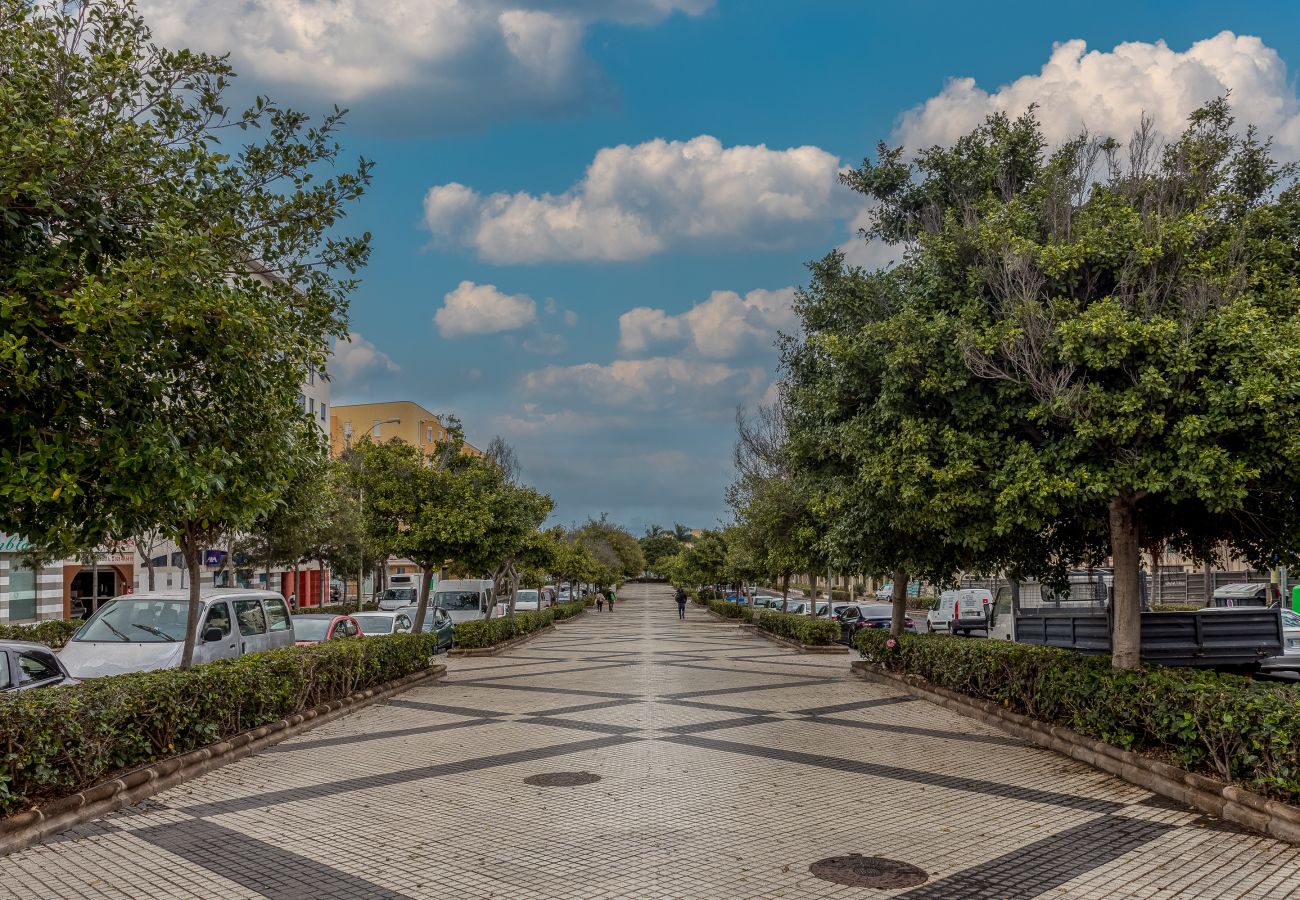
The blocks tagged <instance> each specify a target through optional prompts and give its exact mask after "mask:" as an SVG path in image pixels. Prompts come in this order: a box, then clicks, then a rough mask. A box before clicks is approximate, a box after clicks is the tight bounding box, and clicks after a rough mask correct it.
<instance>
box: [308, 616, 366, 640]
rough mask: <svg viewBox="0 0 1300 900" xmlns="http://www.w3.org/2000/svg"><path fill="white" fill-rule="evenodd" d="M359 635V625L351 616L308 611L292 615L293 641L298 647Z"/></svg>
mask: <svg viewBox="0 0 1300 900" xmlns="http://www.w3.org/2000/svg"><path fill="white" fill-rule="evenodd" d="M360 635H361V626H360V625H358V624H357V620H356V619H354V618H352V617H351V616H332V615H330V614H329V613H308V614H304V615H300V616H294V617H293V638H294V640H293V642H294V643H295V644H297V645H298V646H299V647H305V646H306V645H308V644H319V643H322V642H324V641H332V640H336V639H338V638H345V637H360Z"/></svg>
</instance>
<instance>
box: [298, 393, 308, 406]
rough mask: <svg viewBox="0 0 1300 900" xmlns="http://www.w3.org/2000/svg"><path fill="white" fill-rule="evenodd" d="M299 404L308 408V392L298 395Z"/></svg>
mask: <svg viewBox="0 0 1300 900" xmlns="http://www.w3.org/2000/svg"><path fill="white" fill-rule="evenodd" d="M298 405H299V406H301V407H302V408H303V409H306V408H307V395H306V394H299V395H298Z"/></svg>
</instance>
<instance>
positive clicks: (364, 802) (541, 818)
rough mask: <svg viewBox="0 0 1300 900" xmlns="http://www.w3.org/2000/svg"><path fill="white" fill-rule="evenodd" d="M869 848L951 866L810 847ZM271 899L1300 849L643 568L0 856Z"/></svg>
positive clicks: (1143, 862) (1234, 867) (982, 872)
mask: <svg viewBox="0 0 1300 900" xmlns="http://www.w3.org/2000/svg"><path fill="white" fill-rule="evenodd" d="M558 772H567V773H588V774H589V775H591V776H596V777H597V778H598V779H599V780H595V781H593V782H592V783H588V784H583V785H576V786H558V787H557V786H535V785H532V784H528V783H526V782H525V779H527V778H529V777H531V776H536V775H545V774H551V773H558ZM850 853H860V854H863V855H865V856H869V857H870V856H879V857H886V858H889V859H893V860H898V861H902V862H906V863H910V864H912V865H915V866H918V867H920V868H921V869H923V870H924V871H925V873H926V874H928V880H926V881H925V882H924V883H922V884H920V885H919V886H913V887H910V888H905V889H900V890H877V889H873V888H864V887H849V886H844V885H841V884H836V883H832V882H829V881H824V880H821V879H819V878H817V877H814V876H813V875H812V874H811V873H810V871H809V866H810V864H812V863H814V862H816V861H818V860H821V859H823V858H826V857H832V856H840V855H844V854H850ZM259 896H267V897H279V898H318V897H337V898H344V897H348V898H350V897H358V898H360V897H365V898H402V897H428V898H479V897H495V898H537V900H542V898H585V897H590V898H600V897H627V898H650V897H656V898H657V897H681V898H741V897H773V898H775V897H785V898H798V897H836V898H874V897H888V896H902V897H908V898H936V900H938V898H943V900H951V898H968V897H1005V898H1030V897H1038V896H1044V897H1071V898H1081V897H1096V898H1102V897H1105V898H1115V897H1144V898H1152V897H1178V898H1189V897H1214V898H1243V897H1250V898H1263V897H1279V898H1280V897H1296V896H1300V850H1298V849H1296V848H1293V847H1290V846H1288V845H1285V844H1280V843H1278V842H1276V841H1272V840H1269V839H1266V838H1262V837H1258V836H1255V835H1252V834H1247V833H1243V832H1240V831H1237V830H1235V829H1231V828H1228V827H1225V826H1223V825H1222V824H1220V823H1216V822H1213V821H1210V820H1207V819H1204V818H1202V817H1200V816H1198V815H1197V814H1196V813H1194V812H1190V811H1187V810H1185V809H1181V808H1179V807H1176V806H1172V805H1171V804H1168V803H1165V802H1163V801H1161V800H1159V799H1158V798H1155V797H1153V796H1152V795H1151V794H1150V793H1148V792H1146V791H1144V790H1141V789H1139V788H1135V787H1131V786H1129V785H1127V784H1125V783H1123V782H1120V781H1117V780H1116V779H1114V778H1111V777H1109V776H1106V775H1103V774H1100V773H1098V772H1096V771H1094V770H1092V769H1089V768H1087V767H1085V766H1082V765H1079V764H1077V763H1074V762H1072V761H1070V760H1067V759H1065V758H1064V757H1061V756H1057V755H1055V754H1052V753H1049V752H1046V751H1042V750H1037V749H1033V748H1030V747H1027V746H1024V745H1022V744H1020V743H1019V742H1017V741H1015V740H1013V739H1011V738H1009V737H1007V736H1006V735H1004V734H1002V733H1000V732H998V731H996V730H994V729H991V728H988V727H985V726H982V725H980V724H977V723H975V722H974V721H972V720H969V719H966V718H963V717H961V716H959V715H956V714H954V713H950V712H948V711H946V710H944V709H941V708H939V707H936V706H933V705H930V704H928V703H926V702H924V701H918V700H913V699H910V698H909V697H906V696H900V695H899V694H898V692H897V691H896V690H894V689H893V688H890V687H886V686H881V685H876V684H872V683H867V682H863V681H861V680H857V679H855V678H852V677H850V676H849V674H848V660H847V658H845V657H834V658H832V657H816V656H800V655H797V654H794V653H791V652H789V651H786V650H784V649H782V648H780V647H778V646H775V645H773V644H770V643H768V642H766V641H763V640H762V639H759V638H755V637H751V636H747V635H745V634H743V633H741V632H740V631H739V630H738V629H737V628H735V627H734V626H732V625H727V624H722V623H717V622H714V621H713V620H712V619H710V618H709V617H708V616H707V615H706V614H705V613H703V612H701V611H699V610H698V609H695V608H692V609H691V610H689V611H688V619H687V621H686V622H684V623H683V622H679V621H677V613H676V607H675V606H673V605H672V603H671V600H670V597H669V594H668V593H667V591H666V590H665V589H663V588H661V587H654V588H645V587H629V588H627V589H626V590H625V592H624V600H623V602H621V603H619V604H618V606H617V607H616V608H615V610H614V611H613V612H612V613H611V612H604V613H600V614H597V613H596V612H595V610H591V611H589V612H588V613H587V614H586V615H584V616H583V617H582V618H580V619H579V620H577V621H575V622H572V623H568V624H564V625H561V626H559V627H558V628H557V630H556V631H555V632H554V633H553V634H550V635H547V636H545V637H542V638H539V639H538V640H535V641H534V642H532V643H530V644H527V645H525V646H523V647H521V648H518V649H517V650H516V651H515V652H513V653H511V654H509V655H506V656H500V657H495V658H488V659H481V660H452V662H451V672H450V673H449V676H448V678H447V679H446V681H445V682H444V683H443V684H441V685H438V686H431V687H424V688H419V689H416V690H412V691H409V692H408V693H406V694H404V695H402V696H401V697H399V698H395V699H393V700H390V701H389V702H387V703H385V704H383V705H380V706H374V707H371V708H369V709H366V710H363V711H361V712H359V713H357V714H355V715H353V716H350V717H347V718H345V719H341V720H338V721H336V722H333V723H330V724H329V725H326V726H323V727H321V728H319V729H317V730H315V731H312V732H309V733H307V734H305V735H302V736H300V737H298V738H295V739H293V740H291V741H288V742H286V743H284V744H281V745H279V746H278V747H276V748H274V749H272V750H271V751H268V752H266V753H263V754H261V755H259V756H257V757H254V758H250V759H246V760H243V761H241V762H239V763H236V764H234V765H232V766H228V767H226V768H224V769H220V770H218V771H216V772H214V773H212V774H210V775H207V776H205V777H203V778H201V779H197V780H195V781H193V782H190V783H188V784H186V785H184V786H182V787H179V788H176V789H173V790H171V791H168V792H166V793H164V794H160V795H158V796H157V797H156V798H154V799H153V800H151V801H149V802H147V803H145V804H144V805H142V806H141V807H137V808H135V809H132V810H124V811H122V812H119V813H117V814H115V815H113V816H110V817H108V818H105V819H103V820H101V821H99V822H96V823H93V824H91V825H87V826H83V827H82V828H80V829H77V830H75V831H74V832H69V833H66V834H65V835H63V836H61V837H60V838H57V839H55V840H53V841H51V842H49V843H47V844H45V845H43V846H40V847H37V848H33V849H31V850H28V851H25V852H23V853H19V854H15V855H13V856H11V857H9V858H7V859H4V860H0V897H13V898H24V900H27V898H31V897H46V898H55V897H57V898H71V897H115V898H154V897H197V898H215V897H259Z"/></svg>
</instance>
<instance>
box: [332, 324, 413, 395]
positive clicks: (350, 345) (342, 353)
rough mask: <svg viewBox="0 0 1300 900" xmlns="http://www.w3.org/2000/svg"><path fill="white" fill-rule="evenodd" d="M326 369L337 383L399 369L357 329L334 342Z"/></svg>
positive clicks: (351, 381) (352, 381)
mask: <svg viewBox="0 0 1300 900" xmlns="http://www.w3.org/2000/svg"><path fill="white" fill-rule="evenodd" d="M327 369H328V371H329V373H330V378H332V379H333V380H334V382H335V383H337V384H339V385H349V384H355V383H356V382H357V381H359V380H360V379H361V378H362V377H364V376H367V375H371V374H375V373H386V372H399V371H401V369H400V367H399V366H398V365H397V363H395V362H393V361H392V359H390V358H389V357H388V354H386V353H384V352H383V351H381V350H380V349H379V348H378V347H376V346H375V345H374V344H372V343H371V342H370V341H368V340H366V339H365V338H363V337H362V336H361V333H360V332H357V331H354V332H352V333H351V334H349V335H348V336H347V339H346V340H341V341H336V342H335V343H334V349H333V350H332V351H330V358H329V363H328V365H327Z"/></svg>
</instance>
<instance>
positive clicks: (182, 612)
mask: <svg viewBox="0 0 1300 900" xmlns="http://www.w3.org/2000/svg"><path fill="white" fill-rule="evenodd" d="M187 621H189V603H188V602H187V601H185V600H145V599H130V598H122V599H119V600H114V601H113V602H112V603H109V604H108V605H107V606H105V607H103V608H101V609H100V610H99V612H97V613H95V614H94V615H93V616H91V617H90V619H89V620H88V621H87V622H86V624H85V625H83V626H81V628H80V629H79V630H78V631H77V634H76V636H75V637H73V640H74V641H117V642H119V643H124V642H127V641H131V642H135V643H143V644H167V643H171V642H173V641H183V640H185V623H186V622H187Z"/></svg>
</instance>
